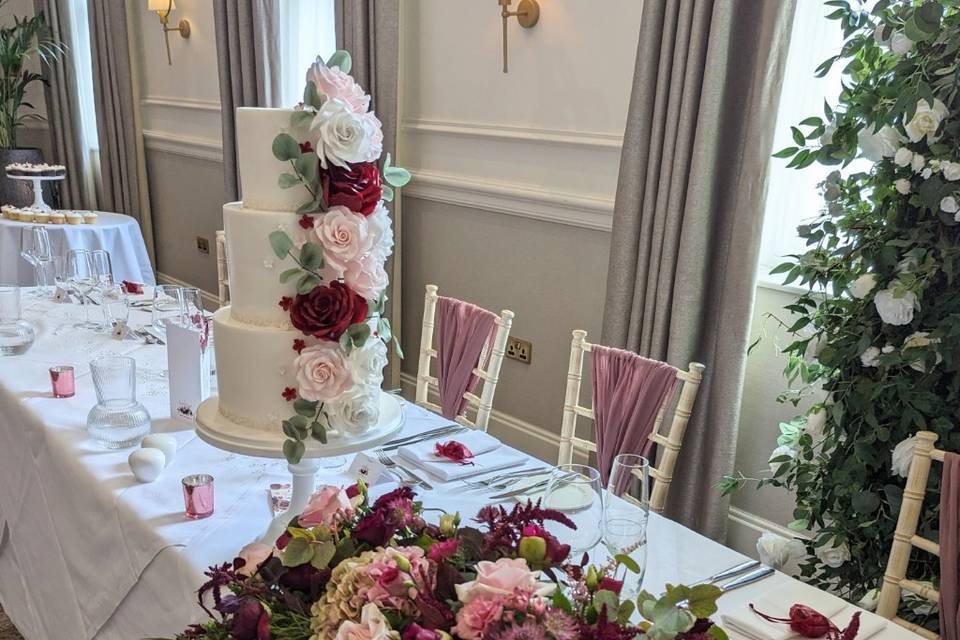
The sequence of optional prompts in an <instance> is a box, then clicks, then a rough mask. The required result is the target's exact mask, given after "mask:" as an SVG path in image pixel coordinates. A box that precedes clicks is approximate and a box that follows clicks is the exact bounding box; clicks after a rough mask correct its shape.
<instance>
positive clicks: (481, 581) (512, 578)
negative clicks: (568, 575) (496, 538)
mask: <svg viewBox="0 0 960 640" xmlns="http://www.w3.org/2000/svg"><path fill="white" fill-rule="evenodd" d="M553 588H554V587H553V585H551V584H545V583H541V582H537V576H536V574H535V573H534V572H533V571H531V570H530V567H529V566H528V565H527V561H526V560H524V559H523V558H500V559H499V560H497V561H496V562H490V561H488V560H483V561H481V562H478V563H477V578H476V579H475V580H470V581H469V582H464V583H462V584H458V585H456V589H457V598H458V599H459V600H460V602H463V603H470V602H472V601H473V600H476V599H478V598H506V597H508V596H511V595H513V594H514V593H517V592H523V593H525V594H527V595H528V596H529V595H538V596H542V595H547V594H549V593H550V592H552V591H553Z"/></svg>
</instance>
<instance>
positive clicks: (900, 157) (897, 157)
mask: <svg viewBox="0 0 960 640" xmlns="http://www.w3.org/2000/svg"><path fill="white" fill-rule="evenodd" d="M912 161H913V151H910V149H907V148H906V147H900V148H899V149H897V152H896V153H895V154H894V155H893V162H894V164H896V165H897V166H898V167H905V166H907V165H908V164H910V163H911V162H912Z"/></svg>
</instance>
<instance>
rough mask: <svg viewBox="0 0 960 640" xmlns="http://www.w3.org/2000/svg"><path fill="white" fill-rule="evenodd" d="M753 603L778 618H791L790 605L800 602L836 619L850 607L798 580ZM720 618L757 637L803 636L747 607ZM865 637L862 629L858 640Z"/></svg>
mask: <svg viewBox="0 0 960 640" xmlns="http://www.w3.org/2000/svg"><path fill="white" fill-rule="evenodd" d="M752 602H753V606H754V608H755V609H756V610H757V611H760V612H762V613H765V614H767V615H768V616H772V617H774V618H786V617H788V616H789V615H790V607H792V606H793V605H794V604H797V603H799V604H804V605H807V606H808V607H810V608H812V609H815V610H816V611H818V612H820V613H822V614H823V615H825V616H827V617H828V618H830V619H831V620H832V619H833V618H834V616H836V615H837V614H838V613H840V612H841V611H843V610H844V608H845V607H846V606H847V603H846V602H844V601H843V600H841V599H840V598H837V597H836V596H832V595H830V594H829V593H826V592H825V591H821V590H819V589H815V588H814V587H811V586H808V585H805V584H802V583H798V582H789V583H786V584H783V585H781V586H779V587H775V588H773V589H771V590H770V591H768V592H767V593H765V594H764V595H762V596H760V597H759V598H757V599H756V600H753V601H752ZM851 614H852V612H851ZM720 620H721V621H722V622H723V626H724V627H726V628H728V629H729V630H731V631H733V632H735V633H737V634H738V635H742V636H746V637H747V638H752V639H753V640H787V639H788V638H793V637H799V636H798V634H797V633H795V632H794V631H793V630H791V629H790V625H789V624H787V623H777V622H767V621H766V620H764V619H763V618H761V617H760V616H758V615H757V614H756V613H754V612H753V611H751V610H750V609H749V608H747V607H746V606H744V607H743V609H742V610H740V611H738V612H737V613H735V614H724V615H722V616H720ZM849 620H850V616H847V617H846V619H845V621H846V622H848V621H849ZM834 623H836V620H834ZM837 626H839V625H837ZM841 628H842V627H841ZM865 638H866V635H863V632H862V631H861V633H858V634H857V640H865Z"/></svg>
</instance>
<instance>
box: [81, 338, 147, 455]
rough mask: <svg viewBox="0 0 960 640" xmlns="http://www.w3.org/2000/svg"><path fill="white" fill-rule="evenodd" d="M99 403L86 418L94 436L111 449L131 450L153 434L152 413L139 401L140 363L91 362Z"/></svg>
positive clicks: (110, 358)
mask: <svg viewBox="0 0 960 640" xmlns="http://www.w3.org/2000/svg"><path fill="white" fill-rule="evenodd" d="M90 373H91V375H92V378H93V385H94V388H95V389H96V392H97V404H96V406H94V407H93V408H92V409H91V410H90V413H89V414H88V415H87V430H88V431H89V432H90V435H91V437H93V439H94V440H96V441H97V442H99V443H100V444H102V445H104V446H105V447H107V448H110V449H120V448H123V447H129V446H132V445H134V444H137V443H138V442H140V440H142V439H143V437H144V436H146V435H147V434H149V433H150V414H149V413H147V410H146V408H145V407H144V406H143V405H142V404H140V403H139V402H137V363H136V361H135V360H134V359H133V358H130V357H128V356H107V357H103V358H97V359H96V360H93V361H92V362H91V363H90Z"/></svg>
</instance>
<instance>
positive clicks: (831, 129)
mask: <svg viewBox="0 0 960 640" xmlns="http://www.w3.org/2000/svg"><path fill="white" fill-rule="evenodd" d="M836 132H837V123H836V122H828V123H827V125H826V126H825V127H824V128H823V133H821V134H820V144H821V146H826V145H828V144H832V143H833V134H834V133H836Z"/></svg>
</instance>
